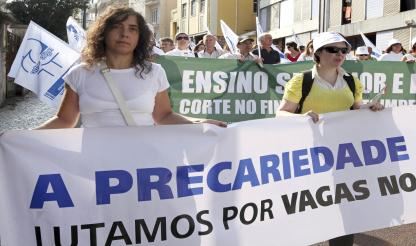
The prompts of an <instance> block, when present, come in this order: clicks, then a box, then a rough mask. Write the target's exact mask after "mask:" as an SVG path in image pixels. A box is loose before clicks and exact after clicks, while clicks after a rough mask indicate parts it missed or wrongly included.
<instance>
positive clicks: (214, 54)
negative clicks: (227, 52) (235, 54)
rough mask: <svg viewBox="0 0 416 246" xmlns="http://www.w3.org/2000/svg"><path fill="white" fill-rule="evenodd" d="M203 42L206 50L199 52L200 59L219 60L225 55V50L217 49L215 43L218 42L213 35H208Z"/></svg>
mask: <svg viewBox="0 0 416 246" xmlns="http://www.w3.org/2000/svg"><path fill="white" fill-rule="evenodd" d="M202 42H203V44H204V45H205V49H204V50H202V51H200V52H198V57H202V58H218V57H219V56H221V55H222V54H224V51H223V50H218V49H217V48H215V43H216V42H217V37H215V36H214V35H212V34H206V35H204V37H203V38H202Z"/></svg>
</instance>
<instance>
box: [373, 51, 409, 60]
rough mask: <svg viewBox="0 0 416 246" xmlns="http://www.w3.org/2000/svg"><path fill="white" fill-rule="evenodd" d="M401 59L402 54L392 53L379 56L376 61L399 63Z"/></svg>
mask: <svg viewBox="0 0 416 246" xmlns="http://www.w3.org/2000/svg"><path fill="white" fill-rule="evenodd" d="M402 57H403V54H402V53H399V54H396V53H394V52H390V53H387V54H383V55H381V56H380V57H379V58H378V60H379V61H401V60H402Z"/></svg>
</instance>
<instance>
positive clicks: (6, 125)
mask: <svg viewBox="0 0 416 246" xmlns="http://www.w3.org/2000/svg"><path fill="white" fill-rule="evenodd" d="M54 112H55V109H54V108H51V107H49V106H47V105H45V104H44V103H42V102H40V101H39V100H38V99H37V98H36V97H35V96H34V94H32V93H28V94H26V95H25V96H23V97H15V98H10V99H8V100H7V101H6V103H5V105H4V106H3V107H1V108H0V132H1V131H5V130H21V129H31V128H34V127H36V126H38V125H39V124H41V123H43V122H44V121H46V120H47V119H48V118H50V117H51V116H52V115H53V114H54ZM415 234H416V223H413V224H408V225H403V226H397V227H393V228H389V229H383V230H375V231H371V232H366V233H360V234H357V235H356V236H355V244H354V245H377V246H387V245H400V246H401V245H403V246H411V245H416V240H415V239H416V236H415ZM299 236H300V235H299ZM326 245H328V243H327V242H322V243H318V244H314V246H326Z"/></svg>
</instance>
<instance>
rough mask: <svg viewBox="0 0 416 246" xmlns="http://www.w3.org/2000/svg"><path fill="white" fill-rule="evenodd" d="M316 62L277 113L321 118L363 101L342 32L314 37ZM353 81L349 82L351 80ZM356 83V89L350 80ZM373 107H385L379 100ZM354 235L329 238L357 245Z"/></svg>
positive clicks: (294, 82)
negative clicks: (347, 67) (305, 87)
mask: <svg viewBox="0 0 416 246" xmlns="http://www.w3.org/2000/svg"><path fill="white" fill-rule="evenodd" d="M313 47H314V49H315V52H314V62H315V65H314V66H313V68H312V70H311V71H309V72H305V73H301V74H298V75H295V76H294V77H293V78H292V79H291V80H290V81H289V82H288V83H287V84H286V85H285V91H284V95H283V100H282V102H281V104H280V106H279V109H278V112H277V113H276V117H280V116H285V115H291V114H293V113H300V114H303V115H305V116H308V117H311V119H312V121H313V122H315V123H316V122H318V121H319V114H322V113H329V112H336V111H345V110H350V109H359V108H360V106H361V104H362V93H363V86H362V84H361V82H360V81H359V79H358V78H356V77H352V75H351V74H349V73H347V72H346V71H345V70H344V69H343V68H342V67H341V66H342V64H343V63H344V60H345V58H346V55H347V54H348V53H349V52H350V50H351V45H350V44H349V43H348V42H347V40H346V39H345V38H344V37H343V36H342V35H341V34H339V33H336V32H324V33H320V34H319V35H318V36H317V37H315V38H314V40H313ZM307 77H308V78H310V80H311V83H312V85H311V88H310V91H309V93H308V94H307V95H302V91H303V88H302V85H303V82H304V79H305V80H306V79H307ZM347 80H348V81H349V82H348V81H347ZM351 82H352V83H353V84H354V87H355V89H354V92H353V91H352V89H351V88H350V85H349V83H351ZM370 108H371V109H372V110H373V111H377V110H381V109H383V108H384V107H383V106H382V105H381V104H380V103H376V104H374V105H373V106H371V107H370ZM353 243H354V235H345V236H341V237H337V238H333V239H330V240H329V245H330V246H335V245H353Z"/></svg>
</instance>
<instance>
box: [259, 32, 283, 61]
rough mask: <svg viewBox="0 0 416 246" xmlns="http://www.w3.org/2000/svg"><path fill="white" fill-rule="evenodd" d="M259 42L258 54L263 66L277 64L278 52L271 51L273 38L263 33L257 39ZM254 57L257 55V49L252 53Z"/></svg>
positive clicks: (278, 59)
mask: <svg viewBox="0 0 416 246" xmlns="http://www.w3.org/2000/svg"><path fill="white" fill-rule="evenodd" d="M258 40H259V41H260V48H261V49H260V53H261V58H262V60H263V63H264V64H278V63H280V56H279V52H277V51H276V50H274V49H272V44H273V38H272V35H270V34H268V33H263V34H261V35H260V36H259V37H258ZM253 54H254V55H257V56H258V55H259V52H258V49H255V50H254V51H253Z"/></svg>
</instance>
